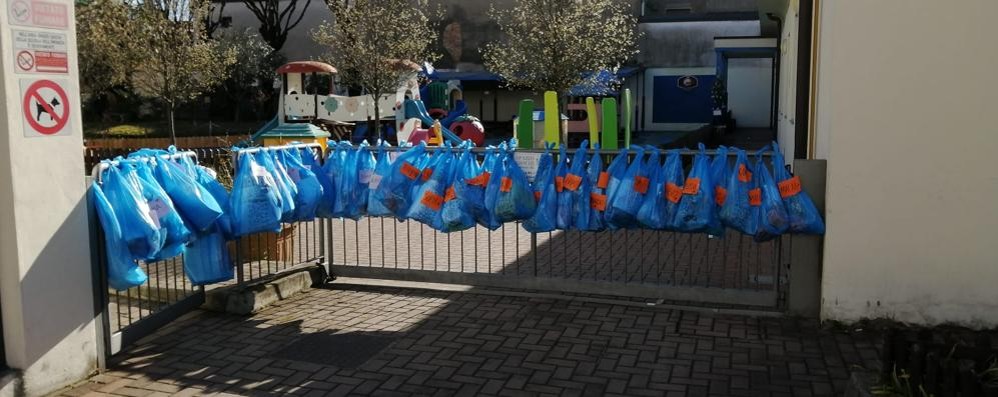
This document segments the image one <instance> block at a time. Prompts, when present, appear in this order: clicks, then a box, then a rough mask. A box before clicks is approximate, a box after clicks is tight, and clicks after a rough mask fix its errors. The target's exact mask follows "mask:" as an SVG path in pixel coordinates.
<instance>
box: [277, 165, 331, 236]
mask: <svg viewBox="0 0 998 397" xmlns="http://www.w3.org/2000/svg"><path fill="white" fill-rule="evenodd" d="M302 150H304V154H303V153H302V152H301V150H299V149H297V148H294V149H288V150H282V151H280V153H279V156H280V159H281V163H283V164H284V167H285V169H286V170H287V172H288V177H289V178H291V182H292V183H294V184H295V186H296V187H297V188H298V193H297V194H295V197H294V200H295V212H294V215H293V216H292V217H291V219H290V221H291V222H302V221H311V220H313V219H315V211H316V208H317V207H318V206H319V202H320V201H322V195H323V191H322V184H321V183H320V182H319V178H318V177H317V176H316V175H315V173H314V172H312V169H311V168H310V166H306V165H305V163H304V160H303V159H304V158H311V159H312V161H311V163H313V164H314V163H315V153H314V152H313V151H312V149H302Z"/></svg>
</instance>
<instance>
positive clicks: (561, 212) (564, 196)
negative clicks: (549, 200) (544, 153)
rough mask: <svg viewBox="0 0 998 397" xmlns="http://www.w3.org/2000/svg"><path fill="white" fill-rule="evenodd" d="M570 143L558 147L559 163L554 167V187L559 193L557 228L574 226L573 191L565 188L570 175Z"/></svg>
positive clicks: (563, 228) (564, 228)
mask: <svg viewBox="0 0 998 397" xmlns="http://www.w3.org/2000/svg"><path fill="white" fill-rule="evenodd" d="M567 148H568V145H565V144H561V146H560V147H559V148H558V164H556V165H555V167H554V187H555V192H557V194H558V211H557V214H558V216H557V217H556V224H557V228H558V229H561V230H568V229H569V228H571V227H572V192H571V191H568V190H565V177H566V176H568V170H569V168H571V165H570V164H569V161H570V160H569V156H568V151H567V150H566V149H567Z"/></svg>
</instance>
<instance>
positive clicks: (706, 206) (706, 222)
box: [675, 143, 717, 233]
mask: <svg viewBox="0 0 998 397" xmlns="http://www.w3.org/2000/svg"><path fill="white" fill-rule="evenodd" d="M713 186H714V182H713V181H712V180H711V169H710V157H708V156H707V149H706V147H705V146H704V144H702V143H701V144H700V152H699V153H697V154H696V155H695V156H694V157H693V167H692V168H691V169H690V174H689V175H688V176H687V177H686V180H685V181H684V183H683V190H682V192H683V194H682V199H681V201H680V203H679V209H678V212H677V213H676V217H675V222H676V230H678V231H681V232H686V233H699V232H706V231H707V230H708V228H709V227H710V226H711V225H712V224H715V223H717V221H716V219H717V212H716V211H714V207H715V206H716V205H717V203H715V202H714V189H713Z"/></svg>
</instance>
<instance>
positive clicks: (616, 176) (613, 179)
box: [601, 149, 629, 230]
mask: <svg viewBox="0 0 998 397" xmlns="http://www.w3.org/2000/svg"><path fill="white" fill-rule="evenodd" d="M628 150H629V149H624V150H621V151H620V152H619V153H617V156H616V157H614V158H613V161H611V162H610V166H609V167H607V169H606V174H607V176H606V178H607V187H606V196H607V204H606V211H604V212H603V222H604V223H605V224H606V226H607V227H608V228H610V229H611V230H615V229H619V227H618V226H617V225H616V224H614V223H613V222H610V218H611V216H612V214H613V205H610V203H612V202H613V198H614V196H616V194H617V190H619V189H618V188H619V187H620V184H621V182H622V181H623V179H624V174H626V173H627V157H628ZM601 177H602V176H601Z"/></svg>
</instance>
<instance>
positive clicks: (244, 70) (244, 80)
mask: <svg viewBox="0 0 998 397" xmlns="http://www.w3.org/2000/svg"><path fill="white" fill-rule="evenodd" d="M217 40H218V43H219V50H220V51H222V52H223V53H225V52H226V51H232V52H234V53H235V54H236V62H235V64H234V65H233V67H232V71H231V73H230V74H229V78H228V79H226V80H225V83H223V84H222V90H223V91H224V93H225V95H226V96H227V97H228V98H229V100H230V101H232V103H234V104H235V106H234V108H235V109H234V114H233V118H234V121H237V122H238V121H239V120H240V118H241V117H240V115H241V113H242V111H241V109H242V106H240V103H243V102H250V103H253V104H254V109H255V105H258V104H259V103H260V102H263V101H265V98H266V95H267V94H268V93H270V92H271V91H272V87H271V85H272V82H273V81H274V77H275V75H274V70H275V69H277V67H279V66H281V64H283V63H284V57H283V56H281V54H280V53H279V52H277V51H274V50H273V49H271V48H270V45H268V44H267V43H266V42H265V41H263V39H262V38H261V37H260V35H258V34H256V32H253V31H252V29H251V28H246V29H245V30H242V31H239V30H234V29H227V30H223V31H221V32H220V33H219V34H218V38H217Z"/></svg>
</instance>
